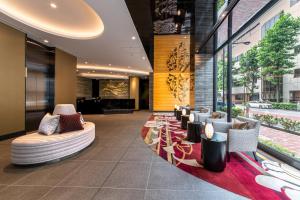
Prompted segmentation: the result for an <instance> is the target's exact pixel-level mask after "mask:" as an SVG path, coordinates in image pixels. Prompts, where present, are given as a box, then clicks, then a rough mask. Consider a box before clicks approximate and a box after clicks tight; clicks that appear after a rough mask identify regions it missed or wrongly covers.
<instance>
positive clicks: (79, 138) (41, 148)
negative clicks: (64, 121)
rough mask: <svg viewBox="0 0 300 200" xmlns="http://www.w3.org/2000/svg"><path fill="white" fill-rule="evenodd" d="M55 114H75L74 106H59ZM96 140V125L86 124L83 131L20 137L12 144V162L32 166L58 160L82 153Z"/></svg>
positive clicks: (34, 134)
mask: <svg viewBox="0 0 300 200" xmlns="http://www.w3.org/2000/svg"><path fill="white" fill-rule="evenodd" d="M53 113H54V114H74V113H76V110H75V108H74V106H73V105H72V104H58V105H56V107H55V109H54V112H53ZM94 139H95V124H94V123H92V122H86V123H85V124H84V125H83V130H80V131H72V132H67V133H62V134H59V133H55V134H52V135H44V134H40V133H38V132H36V133H32V134H28V135H24V136H21V137H18V138H16V139H14V140H13V141H12V144H11V162H12V163H13V164H16V165H31V164H39V163H45V162H49V161H53V160H57V159H60V158H63V157H66V156H69V155H72V154H74V153H77V152H79V151H81V150H82V149H84V148H86V147H87V146H89V145H90V144H91V143H92V142H93V141H94Z"/></svg>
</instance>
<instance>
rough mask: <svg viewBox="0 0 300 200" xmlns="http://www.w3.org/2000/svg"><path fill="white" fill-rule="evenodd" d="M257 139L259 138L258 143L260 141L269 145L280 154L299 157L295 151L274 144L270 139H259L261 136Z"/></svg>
mask: <svg viewBox="0 0 300 200" xmlns="http://www.w3.org/2000/svg"><path fill="white" fill-rule="evenodd" d="M258 140H259V142H260V143H262V144H264V145H266V146H268V147H270V148H272V149H274V150H276V151H278V152H280V153H282V154H285V155H287V156H290V157H293V158H296V159H298V160H299V159H300V158H299V155H296V153H295V152H292V151H290V150H289V149H287V148H286V147H283V146H281V145H279V144H275V143H273V142H272V141H271V140H265V139H261V138H259V139H258Z"/></svg>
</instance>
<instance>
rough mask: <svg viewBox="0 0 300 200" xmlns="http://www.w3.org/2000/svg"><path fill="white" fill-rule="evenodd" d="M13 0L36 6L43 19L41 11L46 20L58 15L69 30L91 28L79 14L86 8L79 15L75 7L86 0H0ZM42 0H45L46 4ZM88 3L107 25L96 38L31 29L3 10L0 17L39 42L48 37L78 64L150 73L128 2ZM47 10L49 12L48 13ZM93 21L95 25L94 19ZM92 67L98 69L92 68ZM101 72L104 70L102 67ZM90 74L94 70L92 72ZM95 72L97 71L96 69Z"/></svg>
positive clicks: (1, 0) (90, 0) (4, 0)
mask: <svg viewBox="0 0 300 200" xmlns="http://www.w3.org/2000/svg"><path fill="white" fill-rule="evenodd" d="M11 1H13V2H15V3H18V2H20V4H21V2H22V3H24V2H26V4H27V5H34V6H32V7H30V6H29V7H30V12H37V13H38V14H39V17H40V18H41V14H44V16H43V19H44V20H46V19H47V18H53V17H54V16H55V19H56V20H57V21H60V22H61V23H60V25H61V24H63V25H64V26H65V27H66V29H68V28H70V27H71V28H73V30H75V29H76V28H78V26H81V27H82V29H81V30H79V31H82V32H84V31H85V30H87V29H88V28H90V24H86V23H84V21H86V20H88V17H79V16H82V12H84V9H83V10H81V11H80V13H81V14H80V15H77V13H78V12H79V11H78V9H79V8H78V7H76V6H74V3H75V4H76V2H77V3H78V5H80V3H84V2H82V1H83V0H52V1H50V0H49V1H48V0H42V1H41V0H0V4H2V3H7V2H11ZM37 2H39V3H37ZM41 2H43V3H45V5H44V4H43V3H41ZM85 2H86V3H87V4H88V5H89V6H90V7H91V8H93V9H94V11H95V12H96V13H97V14H98V15H99V16H100V18H101V20H102V22H103V24H104V31H103V33H102V34H101V35H100V36H98V37H96V38H94V39H84V40H82V39H81V40H80V39H70V38H65V37H61V36H57V35H54V34H50V33H47V32H44V31H41V30H38V29H35V28H32V27H30V26H28V25H25V24H23V23H21V22H20V21H18V20H15V19H13V18H10V17H8V16H7V15H5V14H3V13H0V20H1V21H2V22H4V23H6V24H8V25H11V26H13V27H15V28H17V29H19V30H22V31H23V32H25V33H27V34H28V36H29V37H31V38H33V39H35V40H38V41H40V42H43V41H44V40H48V41H49V43H48V45H50V46H55V47H58V48H60V49H62V50H64V51H66V52H68V53H71V54H72V55H74V56H77V58H78V64H80V65H81V66H82V65H86V66H93V67H94V66H102V67H103V66H105V67H107V68H108V71H109V68H111V67H117V68H123V69H128V68H130V69H132V70H140V71H146V72H151V71H152V68H151V65H150V62H149V60H148V58H147V55H146V53H145V50H144V48H143V45H142V43H141V40H140V38H139V36H138V33H137V31H136V28H135V26H134V23H133V21H132V18H131V16H130V13H129V11H128V8H127V6H126V3H125V1H124V0H85ZM50 3H55V4H56V5H57V8H56V9H53V8H51V7H50ZM68 6H69V7H68ZM62 7H63V8H64V9H63V8H62ZM66 7H68V8H66ZM19 8H20V9H22V8H23V7H21V6H19ZM41 10H42V11H43V10H44V11H45V12H41ZM46 10H50V11H47V12H46ZM36 16H37V15H36ZM66 16H68V17H66ZM70 16H74V17H73V19H74V21H70ZM71 18H72V17H71ZM79 18H80V19H81V20H80V19H79ZM101 20H100V21H101ZM53 21H54V20H53V19H52V21H51V22H52V23H53ZM82 23H84V24H82ZM93 23H94V24H95V22H93ZM95 26H96V24H95ZM74 27H76V28H74ZM133 36H135V37H136V39H135V40H132V37H133ZM86 62H87V63H86ZM93 70H95V69H94V68H93ZM85 71H86V70H85ZM101 72H103V69H102V70H101ZM79 73H80V71H79ZM91 73H93V72H92V71H91ZM95 73H97V70H96V72H95ZM99 73H100V72H99ZM114 73H115V72H114ZM133 74H134V73H133Z"/></svg>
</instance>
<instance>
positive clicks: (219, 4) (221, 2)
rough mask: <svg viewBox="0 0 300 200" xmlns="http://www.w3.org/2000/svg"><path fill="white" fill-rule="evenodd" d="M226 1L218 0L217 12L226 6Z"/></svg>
mask: <svg viewBox="0 0 300 200" xmlns="http://www.w3.org/2000/svg"><path fill="white" fill-rule="evenodd" d="M224 3H225V0H218V1H217V10H218V11H219V10H220V8H221V7H222V6H223V5H224Z"/></svg>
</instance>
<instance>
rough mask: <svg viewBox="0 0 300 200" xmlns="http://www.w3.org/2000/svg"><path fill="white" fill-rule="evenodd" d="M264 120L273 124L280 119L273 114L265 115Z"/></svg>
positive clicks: (269, 124) (268, 123) (270, 124)
mask: <svg viewBox="0 0 300 200" xmlns="http://www.w3.org/2000/svg"><path fill="white" fill-rule="evenodd" d="M262 121H263V122H265V123H266V124H267V125H268V126H273V125H276V124H278V121H279V119H278V118H276V117H274V116H273V115H263V116H262Z"/></svg>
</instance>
